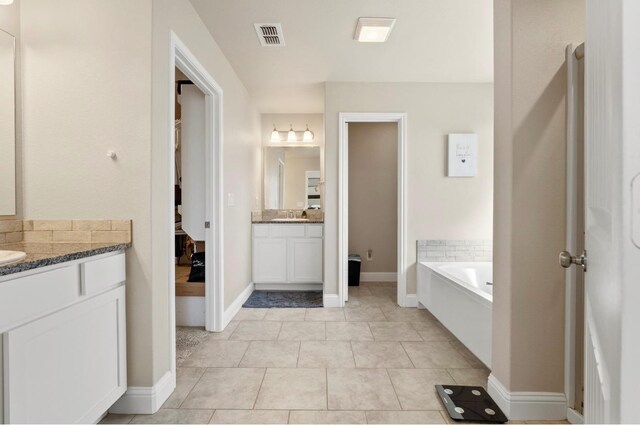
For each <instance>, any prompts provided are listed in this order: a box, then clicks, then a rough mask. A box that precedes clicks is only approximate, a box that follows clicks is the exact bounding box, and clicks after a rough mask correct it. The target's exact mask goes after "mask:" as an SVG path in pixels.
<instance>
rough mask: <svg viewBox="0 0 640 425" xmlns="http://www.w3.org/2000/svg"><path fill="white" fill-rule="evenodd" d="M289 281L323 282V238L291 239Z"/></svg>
mask: <svg viewBox="0 0 640 425" xmlns="http://www.w3.org/2000/svg"><path fill="white" fill-rule="evenodd" d="M288 251H289V252H288V253H289V258H288V262H289V267H288V269H289V270H288V277H289V279H288V281H289V282H291V283H322V239H289V250H288Z"/></svg>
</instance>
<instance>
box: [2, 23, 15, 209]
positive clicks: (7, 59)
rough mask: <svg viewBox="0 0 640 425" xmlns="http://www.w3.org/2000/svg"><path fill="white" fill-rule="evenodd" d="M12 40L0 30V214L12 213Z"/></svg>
mask: <svg viewBox="0 0 640 425" xmlns="http://www.w3.org/2000/svg"><path fill="white" fill-rule="evenodd" d="M15 95H16V90H15V37H14V36H12V35H11V34H9V33H8V32H5V31H3V30H1V29H0V215H15V214H16V106H15V105H16V102H15Z"/></svg>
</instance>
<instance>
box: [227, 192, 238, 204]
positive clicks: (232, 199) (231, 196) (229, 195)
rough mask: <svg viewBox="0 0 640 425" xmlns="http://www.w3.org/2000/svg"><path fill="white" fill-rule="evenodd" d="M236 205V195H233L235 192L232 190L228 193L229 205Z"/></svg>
mask: <svg viewBox="0 0 640 425" xmlns="http://www.w3.org/2000/svg"><path fill="white" fill-rule="evenodd" d="M235 205H236V198H235V196H233V193H231V192H229V193H227V206H228V207H235Z"/></svg>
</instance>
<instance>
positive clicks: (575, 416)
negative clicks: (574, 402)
mask: <svg viewBox="0 0 640 425" xmlns="http://www.w3.org/2000/svg"><path fill="white" fill-rule="evenodd" d="M567 421H569V423H571V424H583V423H584V416H582V415H581V414H580V413H578V412H577V411H575V410H573V409H572V408H570V407H569V408H567Z"/></svg>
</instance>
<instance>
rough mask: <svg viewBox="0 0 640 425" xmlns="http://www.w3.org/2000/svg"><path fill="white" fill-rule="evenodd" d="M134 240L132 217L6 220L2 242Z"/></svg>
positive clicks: (1, 227)
mask: <svg viewBox="0 0 640 425" xmlns="http://www.w3.org/2000/svg"><path fill="white" fill-rule="evenodd" d="M11 242H43V243H112V242H114V243H130V242H131V220H3V221H0V243H11Z"/></svg>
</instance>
